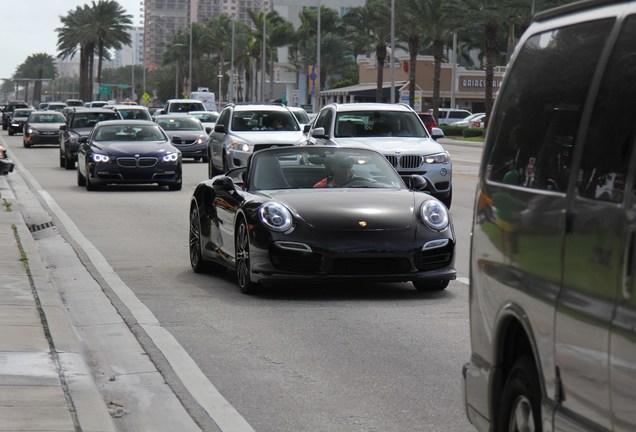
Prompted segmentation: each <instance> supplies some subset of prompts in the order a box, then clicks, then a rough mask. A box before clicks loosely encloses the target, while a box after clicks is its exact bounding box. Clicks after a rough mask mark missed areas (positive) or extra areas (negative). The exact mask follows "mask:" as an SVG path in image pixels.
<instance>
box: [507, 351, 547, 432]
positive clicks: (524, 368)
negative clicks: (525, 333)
mask: <svg viewBox="0 0 636 432" xmlns="http://www.w3.org/2000/svg"><path fill="white" fill-rule="evenodd" d="M498 420H499V428H498V430H500V431H506V432H541V430H542V427H541V426H542V425H541V388H540V386H539V377H538V375H537V369H536V367H535V365H534V362H533V361H532V360H531V359H530V357H529V356H527V355H523V356H521V357H519V358H518V359H517V361H516V362H515V364H514V366H513V367H512V369H511V370H510V373H509V374H508V378H507V380H506V384H505V386H504V390H503V393H502V394H501V410H500V411H499V419H498Z"/></svg>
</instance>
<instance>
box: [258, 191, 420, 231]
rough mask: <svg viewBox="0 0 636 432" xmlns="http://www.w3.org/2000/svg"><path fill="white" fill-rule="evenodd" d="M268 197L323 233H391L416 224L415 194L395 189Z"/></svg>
mask: <svg viewBox="0 0 636 432" xmlns="http://www.w3.org/2000/svg"><path fill="white" fill-rule="evenodd" d="M268 196H269V197H270V198H271V199H272V200H275V201H277V202H280V203H281V204H284V205H285V206H287V208H289V210H291V212H292V213H293V214H294V215H295V216H296V217H298V218H300V219H302V220H303V221H304V222H306V223H307V224H309V225H311V226H312V227H314V228H316V229H320V230H332V231H351V230H359V229H361V228H364V229H366V230H391V229H396V230H398V229H405V228H409V227H412V226H413V225H414V223H415V218H416V213H417V211H419V210H417V211H416V209H415V205H416V204H415V201H416V200H415V194H414V192H411V191H408V190H395V189H311V190H307V189H301V190H280V191H276V192H271V193H269V194H268Z"/></svg>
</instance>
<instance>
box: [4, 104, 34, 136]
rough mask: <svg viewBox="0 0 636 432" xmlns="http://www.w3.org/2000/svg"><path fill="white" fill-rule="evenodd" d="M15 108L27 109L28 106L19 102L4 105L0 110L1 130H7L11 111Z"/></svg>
mask: <svg viewBox="0 0 636 432" xmlns="http://www.w3.org/2000/svg"><path fill="white" fill-rule="evenodd" d="M16 108H29V104H28V103H26V102H21V101H12V102H9V103H8V104H6V105H5V106H4V108H2V130H7V129H8V128H9V122H10V121H11V116H12V115H13V110H14V109H16Z"/></svg>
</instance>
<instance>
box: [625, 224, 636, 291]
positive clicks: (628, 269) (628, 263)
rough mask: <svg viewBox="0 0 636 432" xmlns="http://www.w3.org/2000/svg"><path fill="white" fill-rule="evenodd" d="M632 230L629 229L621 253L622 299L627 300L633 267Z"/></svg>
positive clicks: (631, 283) (631, 282) (630, 288)
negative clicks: (624, 246)
mask: <svg viewBox="0 0 636 432" xmlns="http://www.w3.org/2000/svg"><path fill="white" fill-rule="evenodd" d="M634 237H635V235H634V230H633V229H630V230H629V240H628V241H627V245H626V249H625V254H624V255H623V289H622V291H623V299H625V300H629V299H630V298H631V297H632V291H633V289H632V287H633V274H634V269H633V267H632V263H633V262H634Z"/></svg>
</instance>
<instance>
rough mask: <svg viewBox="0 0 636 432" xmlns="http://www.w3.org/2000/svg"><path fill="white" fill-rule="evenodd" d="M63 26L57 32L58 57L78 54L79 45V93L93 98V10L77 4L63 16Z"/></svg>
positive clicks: (83, 97)
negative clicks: (91, 23)
mask: <svg viewBox="0 0 636 432" xmlns="http://www.w3.org/2000/svg"><path fill="white" fill-rule="evenodd" d="M60 21H61V23H62V26H61V27H58V28H56V29H55V31H56V32H57V49H58V57H60V58H68V57H73V56H75V54H77V50H78V47H79V57H80V70H79V86H80V88H79V93H80V98H81V99H84V100H91V99H92V82H93V72H92V71H93V55H94V53H95V41H94V39H93V36H92V34H91V26H90V22H91V12H90V9H89V7H88V6H87V5H84V6H77V7H76V8H75V9H74V10H70V11H69V12H68V13H67V14H66V16H61V17H60Z"/></svg>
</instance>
